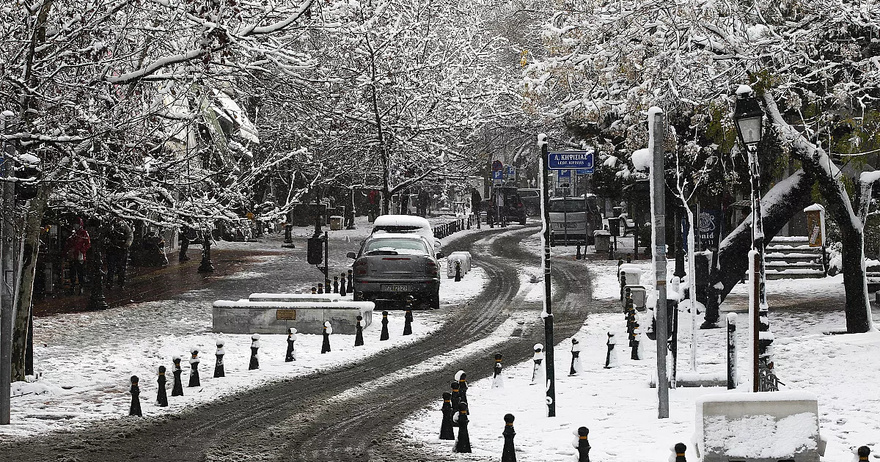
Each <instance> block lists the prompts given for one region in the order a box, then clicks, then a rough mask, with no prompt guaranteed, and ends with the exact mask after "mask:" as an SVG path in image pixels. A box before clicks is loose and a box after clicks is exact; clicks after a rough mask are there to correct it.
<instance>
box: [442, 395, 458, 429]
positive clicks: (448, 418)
mask: <svg viewBox="0 0 880 462" xmlns="http://www.w3.org/2000/svg"><path fill="white" fill-rule="evenodd" d="M440 412H442V413H443V421H442V422H441V423H440V439H441V440H454V439H455V433H454V432H453V431H452V393H449V392H448V391H445V392H443V406H442V407H441V408H440Z"/></svg>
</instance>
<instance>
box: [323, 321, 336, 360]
mask: <svg viewBox="0 0 880 462" xmlns="http://www.w3.org/2000/svg"><path fill="white" fill-rule="evenodd" d="M332 333H333V328H332V327H330V321H324V332H323V333H322V335H323V336H324V342H323V343H322V344H321V354H324V353H329V352H330V334H332Z"/></svg>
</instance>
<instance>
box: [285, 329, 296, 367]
mask: <svg viewBox="0 0 880 462" xmlns="http://www.w3.org/2000/svg"><path fill="white" fill-rule="evenodd" d="M295 343H296V327H291V328H289V329H287V354H285V355H284V362H286V363H289V362H292V361H296V345H294V344H295Z"/></svg>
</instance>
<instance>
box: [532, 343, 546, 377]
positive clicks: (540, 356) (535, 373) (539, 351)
mask: <svg viewBox="0 0 880 462" xmlns="http://www.w3.org/2000/svg"><path fill="white" fill-rule="evenodd" d="M534 350H535V354H534V356H532V361H533V362H534V363H535V364H534V367H533V368H532V385H534V384H536V383H538V382H539V381H540V382H541V385H544V369H543V368H542V364H541V363H543V362H544V345H541V344H540V343H536V344H535V347H534Z"/></svg>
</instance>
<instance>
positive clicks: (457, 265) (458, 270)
mask: <svg viewBox="0 0 880 462" xmlns="http://www.w3.org/2000/svg"><path fill="white" fill-rule="evenodd" d="M455 282H461V261H459V260H455Z"/></svg>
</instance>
